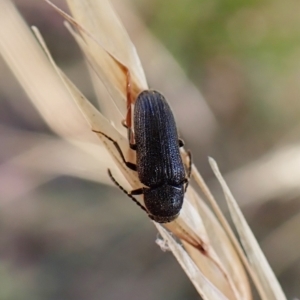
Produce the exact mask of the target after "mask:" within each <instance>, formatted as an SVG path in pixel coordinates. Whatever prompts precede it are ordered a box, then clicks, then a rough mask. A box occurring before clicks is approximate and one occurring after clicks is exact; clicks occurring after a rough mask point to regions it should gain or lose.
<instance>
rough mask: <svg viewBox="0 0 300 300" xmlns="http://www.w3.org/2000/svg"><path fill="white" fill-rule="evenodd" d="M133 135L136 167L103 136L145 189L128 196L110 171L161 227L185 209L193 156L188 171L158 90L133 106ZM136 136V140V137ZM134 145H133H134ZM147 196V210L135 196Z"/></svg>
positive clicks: (171, 117)
mask: <svg viewBox="0 0 300 300" xmlns="http://www.w3.org/2000/svg"><path fill="white" fill-rule="evenodd" d="M133 122H134V132H133V130H132V128H130V127H128V126H127V124H125V123H123V125H124V126H125V127H127V129H128V138H129V144H130V147H131V149H133V150H135V151H136V165H135V164H133V163H131V162H127V161H126V159H125V157H124V155H123V153H122V150H121V148H120V147H119V145H118V143H117V142H116V141H114V140H113V139H111V138H110V137H109V136H107V135H106V134H104V133H102V132H99V131H96V132H97V133H101V134H102V135H103V136H105V137H106V138H107V139H109V140H110V141H111V142H113V143H114V145H115V147H116V149H117V150H118V152H119V154H120V156H121V158H122V160H123V162H124V163H125V164H126V166H127V167H128V168H130V169H132V170H134V171H137V174H138V177H139V180H140V182H141V183H142V184H143V185H145V187H143V188H139V189H136V190H133V191H131V192H130V193H129V192H127V191H126V190H125V189H124V188H123V187H122V186H121V185H120V184H119V183H118V182H117V181H116V179H115V178H114V177H113V175H112V174H111V171H110V170H108V173H109V176H110V177H111V179H112V180H113V182H114V183H115V184H116V185H117V186H118V187H119V188H120V189H121V190H122V191H123V192H125V193H126V194H127V196H129V197H130V198H131V199H132V200H133V201H134V202H135V203H137V204H138V205H139V206H140V207H141V208H142V209H143V210H144V211H146V212H147V214H148V216H149V217H150V218H151V219H152V220H154V221H155V222H158V223H167V222H171V221H173V220H175V219H176V218H177V217H178V215H179V213H180V210H181V208H182V205H183V199H184V194H185V191H186V189H187V186H188V183H189V178H190V174H191V153H190V152H189V151H187V153H188V156H189V167H188V170H187V176H186V170H185V167H184V164H183V161H182V158H181V155H180V149H179V148H180V147H182V146H183V145H184V144H183V141H182V140H180V139H179V138H178V133H177V128H176V123H175V119H174V115H173V113H172V111H171V108H170V106H169V104H168V103H167V101H166V99H165V97H164V96H163V95H162V94H161V93H159V92H157V91H155V90H144V91H142V92H141V93H140V94H138V96H137V99H136V101H135V103H134V115H133ZM133 136H134V137H133ZM133 140H134V141H135V143H132V141H133ZM140 194H143V195H144V203H145V207H144V206H142V205H141V204H140V203H139V202H138V201H137V200H136V199H135V198H134V197H133V195H140Z"/></svg>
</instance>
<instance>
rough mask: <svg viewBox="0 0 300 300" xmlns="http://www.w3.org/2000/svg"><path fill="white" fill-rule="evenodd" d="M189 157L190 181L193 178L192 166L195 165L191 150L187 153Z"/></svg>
mask: <svg viewBox="0 0 300 300" xmlns="http://www.w3.org/2000/svg"><path fill="white" fill-rule="evenodd" d="M186 153H187V155H188V157H189V166H188V172H187V173H188V179H190V178H191V174H192V164H193V159H192V153H191V151H190V150H187V151H186Z"/></svg>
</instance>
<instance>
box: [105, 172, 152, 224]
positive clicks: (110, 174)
mask: <svg viewBox="0 0 300 300" xmlns="http://www.w3.org/2000/svg"><path fill="white" fill-rule="evenodd" d="M107 172H108V175H109V177H110V179H111V180H112V181H113V183H114V184H115V185H116V186H117V187H118V188H119V189H120V190H121V191H122V192H123V193H125V194H126V195H127V196H128V197H129V198H130V199H131V200H132V201H133V202H135V204H137V206H139V207H140V208H141V209H142V210H143V211H145V212H146V213H147V214H148V212H147V210H146V208H145V207H144V206H143V205H142V204H141V203H140V202H139V201H137V200H136V199H135V198H134V197H133V196H132V194H131V193H128V192H127V191H126V190H125V189H124V188H123V187H122V186H121V185H120V183H119V182H118V181H117V180H116V179H115V178H114V176H113V175H112V173H111V171H110V169H108V170H107ZM148 216H149V218H150V219H152V218H151V216H150V215H149V214H148Z"/></svg>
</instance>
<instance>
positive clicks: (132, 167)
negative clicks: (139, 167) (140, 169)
mask: <svg viewBox="0 0 300 300" xmlns="http://www.w3.org/2000/svg"><path fill="white" fill-rule="evenodd" d="M92 131H94V132H96V133H100V134H102V135H103V136H104V137H106V138H107V139H108V140H110V141H111V142H112V143H113V144H114V146H115V147H116V149H117V151H118V152H119V154H120V156H121V158H122V160H123V162H124V164H125V165H126V166H127V167H128V168H129V169H131V170H133V171H136V165H135V164H133V163H132V162H130V161H126V159H125V156H124V154H123V152H122V150H121V148H120V146H119V144H118V143H117V142H116V141H115V140H113V139H112V138H111V137H109V136H108V135H106V134H105V133H103V132H101V131H97V130H92Z"/></svg>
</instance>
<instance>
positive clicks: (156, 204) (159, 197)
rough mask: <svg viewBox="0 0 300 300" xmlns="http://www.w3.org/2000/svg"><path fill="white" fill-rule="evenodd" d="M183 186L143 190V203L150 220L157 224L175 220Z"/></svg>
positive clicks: (181, 201) (178, 210)
mask: <svg viewBox="0 0 300 300" xmlns="http://www.w3.org/2000/svg"><path fill="white" fill-rule="evenodd" d="M183 198H184V187H183V184H182V185H179V186H172V185H168V184H164V185H162V186H159V187H156V188H145V189H144V202H145V206H146V208H147V211H148V213H149V216H150V218H151V219H152V220H153V221H155V222H158V223H168V222H171V221H173V220H175V219H176V218H177V217H178V215H179V212H180V210H181V207H182V203H183Z"/></svg>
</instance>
